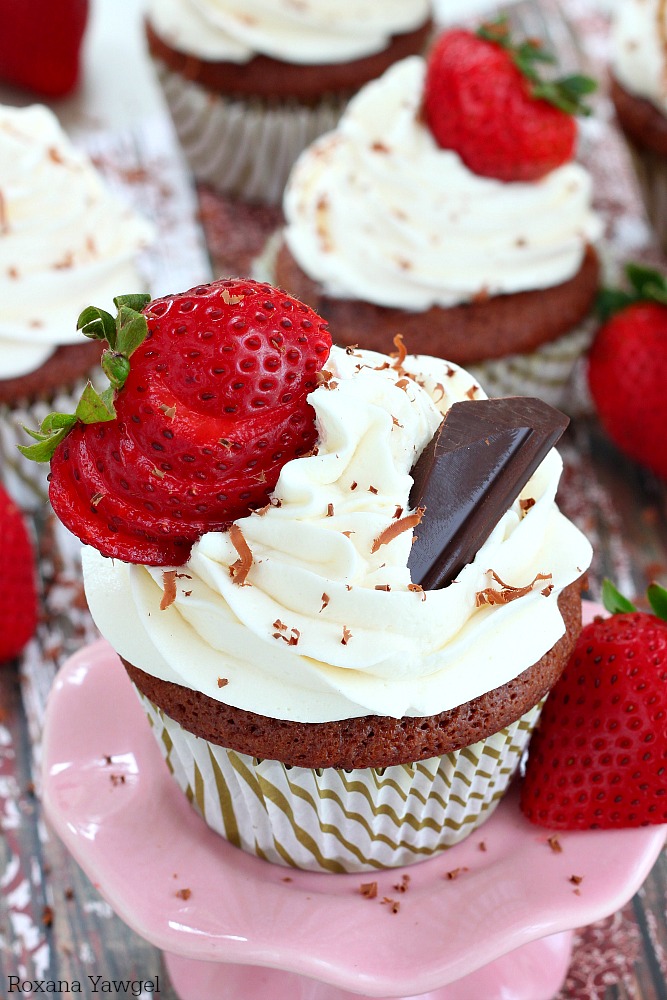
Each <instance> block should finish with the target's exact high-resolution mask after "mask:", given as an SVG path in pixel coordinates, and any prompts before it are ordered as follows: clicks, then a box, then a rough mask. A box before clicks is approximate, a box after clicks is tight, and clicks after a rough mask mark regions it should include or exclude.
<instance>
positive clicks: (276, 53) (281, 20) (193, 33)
mask: <svg viewBox="0 0 667 1000" xmlns="http://www.w3.org/2000/svg"><path fill="white" fill-rule="evenodd" d="M429 15H430V3H429V2H428V0H382V2H378V0H352V2H349V0H347V2H346V0H305V2H300V3H294V2H293V0H150V2H149V5H148V18H149V21H150V23H151V25H152V27H153V28H154V30H155V31H156V32H157V34H158V35H160V37H161V38H162V39H163V40H164V41H165V42H167V43H168V44H170V45H171V46H172V47H173V48H175V49H177V50H178V51H180V52H187V53H189V54H190V55H193V56H197V57H198V58H200V59H204V60H208V61H215V62H237V63H245V62H248V61H249V60H250V59H252V58H253V57H254V56H256V55H264V56H269V57H270V58H272V59H279V60H281V61H283V62H289V63H296V64H317V63H323V64H326V63H342V62H349V61H351V60H354V59H360V58H362V57H364V56H369V55H372V54H373V53H375V52H381V51H382V50H383V49H384V48H386V46H387V45H388V43H389V41H390V39H391V37H392V36H393V35H397V34H402V33H404V32H409V31H412V30H414V29H415V28H418V27H419V26H420V25H423V24H424V23H425V22H426V21H427V20H428V18H429Z"/></svg>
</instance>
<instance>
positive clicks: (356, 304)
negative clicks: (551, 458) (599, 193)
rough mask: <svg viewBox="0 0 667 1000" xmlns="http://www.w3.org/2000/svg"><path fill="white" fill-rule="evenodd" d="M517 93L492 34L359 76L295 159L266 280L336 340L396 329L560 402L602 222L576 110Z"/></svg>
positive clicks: (520, 80) (416, 346) (486, 379)
mask: <svg viewBox="0 0 667 1000" xmlns="http://www.w3.org/2000/svg"><path fill="white" fill-rule="evenodd" d="M508 44H509V43H508ZM528 88H529V81H528V80H527V78H526V77H524V76H523V75H522V73H521V72H520V71H519V69H518V68H517V67H516V65H515V64H514V62H513V61H512V58H510V56H509V55H508V53H507V50H506V48H505V44H504V42H503V44H500V43H494V42H490V41H488V40H486V39H481V38H478V37H476V36H475V35H473V34H472V33H469V32H466V31H453V32H449V33H447V34H445V35H443V36H441V39H440V41H439V42H438V43H437V44H436V47H435V49H434V51H433V52H432V54H431V56H430V59H429V63H428V65H427V64H426V63H425V62H424V60H422V59H421V58H419V57H413V58H411V59H407V60H404V61H403V62H401V63H400V64H398V65H397V66H394V67H392V68H391V69H390V70H388V71H387V73H386V74H385V75H384V76H383V77H382V78H381V79H380V80H378V81H374V82H373V83H370V84H368V85H367V86H366V87H365V88H364V89H363V90H362V92H361V93H360V94H359V95H357V97H355V98H354V99H353V101H352V102H351V104H350V106H349V108H348V109H347V111H346V113H345V115H344V117H343V119H342V121H341V123H340V125H339V126H338V128H337V129H336V130H335V131H333V132H331V133H329V134H328V135H326V136H323V137H321V138H320V139H319V140H317V141H316V142H315V143H314V144H313V145H312V147H311V148H310V149H309V150H307V151H306V152H305V153H304V154H302V156H301V158H300V159H299V161H298V163H297V164H296V166H295V168H294V171H293V173H292V176H291V178H290V181H289V184H288V188H287V191H286V194H285V200H284V210H285V216H286V226H285V230H284V234H283V237H284V238H283V244H282V247H281V248H280V250H279V252H278V256H277V261H276V264H275V270H274V271H273V274H274V276H275V280H276V282H277V283H278V284H279V285H282V286H283V287H285V288H287V289H288V290H290V291H291V292H293V293H294V294H295V295H297V296H299V297H301V298H303V299H304V300H305V301H307V302H309V303H310V304H312V305H313V306H314V307H315V308H317V309H318V311H320V312H321V314H322V315H323V316H324V317H326V318H327V319H329V320H330V321H331V323H332V329H333V330H334V334H335V336H336V337H337V338H338V339H339V341H340V342H342V343H344V344H349V343H356V342H360V343H364V344H367V345H369V346H371V347H373V348H376V349H379V350H387V349H390V345H391V343H392V340H393V338H394V336H395V335H396V334H397V333H401V334H402V335H403V336H404V338H405V342H406V344H407V345H408V348H409V349H410V350H414V351H417V352H421V353H429V354H435V355H438V356H440V357H445V358H449V359H450V360H452V361H455V362H456V363H459V364H463V365H465V366H466V367H467V368H468V369H469V370H471V371H472V372H473V373H474V374H475V375H477V376H478V377H479V378H480V379H481V380H482V382H483V383H484V385H485V387H486V388H487V390H488V391H489V392H491V394H493V395H503V394H510V393H514V392H518V393H528V394H531V393H532V394H537V395H541V396H542V397H543V398H545V399H547V400H548V401H549V402H553V403H556V404H559V405H562V404H563V398H564V393H565V389H566V386H567V382H568V379H569V376H570V373H571V370H572V367H573V365H574V362H575V360H576V358H577V357H578V356H579V355H580V354H581V352H582V350H583V349H584V347H585V346H586V344H587V343H588V341H589V338H590V331H589V330H588V329H587V328H586V327H585V326H582V323H583V321H584V320H585V319H586V317H587V315H588V313H589V310H590V307H591V305H592V301H593V299H594V297H595V294H596V290H597V282H598V261H597V254H596V251H595V247H594V244H595V241H596V240H597V239H598V237H599V235H600V233H601V224H600V222H599V220H598V219H597V217H596V216H595V215H594V214H593V212H592V210H591V204H590V203H591V179H590V176H589V174H588V173H587V172H586V170H585V169H584V168H583V167H582V166H580V165H579V164H577V163H574V162H572V155H573V152H574V145H575V141H576V126H575V123H574V121H573V119H572V117H571V116H570V115H567V114H566V113H565V112H563V111H562V110H560V109H558V108H556V107H554V106H553V105H551V104H549V103H547V102H546V101H545V100H543V99H541V98H540V99H537V98H536V97H534V96H533V95H532V92H531V93H528ZM443 112H445V114H444V115H443ZM450 112H451V114H449V113H450ZM447 114H449V118H446V115H447ZM503 115H504V118H503ZM425 117H426V118H427V119H428V122H427V121H426V120H425ZM500 122H502V124H500ZM508 123H511V124H508ZM538 137H539V138H538ZM536 139H537V141H535V140H536ZM491 152H493V153H498V154H499V155H498V157H497V158H494V160H493V162H491V158H490V154H491ZM474 153H477V154H480V153H481V154H482V155H481V156H479V155H477V156H476V155H474ZM269 266H270V264H269Z"/></svg>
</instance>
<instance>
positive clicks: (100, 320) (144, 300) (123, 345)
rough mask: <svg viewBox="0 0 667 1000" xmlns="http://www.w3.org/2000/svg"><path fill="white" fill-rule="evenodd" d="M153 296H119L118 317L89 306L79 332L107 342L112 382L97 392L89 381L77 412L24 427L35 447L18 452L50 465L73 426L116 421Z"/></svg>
mask: <svg viewBox="0 0 667 1000" xmlns="http://www.w3.org/2000/svg"><path fill="white" fill-rule="evenodd" d="M150 298H151V297H150V295H144V294H138V295H119V296H118V297H117V298H115V299H114V300H113V301H114V305H115V306H116V309H117V310H118V315H117V316H116V318H115V319H114V318H113V316H112V315H111V314H110V313H108V312H106V311H105V310H104V309H98V308H97V307H96V306H88V307H87V308H86V309H84V310H83V312H82V313H81V315H80V316H79V319H78V321H77V325H76V327H77V330H81V332H82V333H83V335H84V337H88V338H89V339H90V340H100V341H106V343H107V344H108V345H109V349H108V350H105V351H103V353H102V358H101V365H102V371H103V372H104V374H105V375H106V376H107V378H108V379H109V386H108V388H107V389H105V390H104V391H103V392H98V391H97V389H95V387H94V386H93V384H92V383H91V382H88V383H87V385H86V387H85V389H84V390H83V392H82V393H81V398H80V400H79V402H78V403H77V406H76V409H75V411H74V413H49V414H48V416H46V417H45V418H44V420H43V421H42V423H41V425H40V428H39V430H38V431H34V430H31V429H30V428H29V427H25V426H24V428H23V429H24V430H25V431H26V433H27V434H29V435H30V437H31V438H33V439H34V441H35V444H30V445H19V446H18V449H19V451H20V452H21V454H22V455H25V457H26V458H30V459H32V460H33V461H34V462H50V461H51V458H52V456H53V453H54V451H55V450H56V448H57V447H58V445H59V444H60V442H61V441H62V440H63V438H65V437H66V436H67V434H69V432H70V430H71V429H72V427H73V426H74V424H75V423H76V422H77V421H79V422H81V423H83V424H97V423H102V422H104V421H107V420H115V418H116V409H115V406H114V399H115V395H116V392H118V391H119V390H120V389H122V388H123V386H124V385H125V382H126V381H127V376H128V375H129V373H130V356H131V355H132V353H133V352H134V351H136V349H137V347H139V345H140V344H141V343H143V341H144V340H145V338H146V335H147V333H148V324H147V322H146V317H145V316H144V315H143V314H142V313H141V311H140V310H141V309H143V308H144V306H145V305H147V304H148V303H149V302H150Z"/></svg>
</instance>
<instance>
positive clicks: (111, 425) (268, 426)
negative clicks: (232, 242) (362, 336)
mask: <svg viewBox="0 0 667 1000" xmlns="http://www.w3.org/2000/svg"><path fill="white" fill-rule="evenodd" d="M115 302H116V305H117V307H118V310H119V311H118V317H117V319H116V320H114V319H113V318H112V317H111V315H110V314H109V313H106V312H104V311H103V310H100V309H94V308H90V309H87V310H85V311H84V312H83V313H82V314H81V316H80V317H79V328H80V329H82V330H83V332H84V333H85V334H86V336H89V337H92V338H96V339H100V340H106V341H107V343H108V344H109V347H108V349H107V350H106V351H105V352H104V353H103V355H102V367H103V368H104V371H105V372H106V374H107V376H108V377H109V381H110V386H109V388H108V389H107V390H106V391H105V392H103V393H100V394H98V393H97V392H96V391H95V390H94V389H93V387H92V386H91V385H88V387H87V389H86V390H85V392H84V394H83V396H82V398H81V401H80V403H79V405H78V407H77V410H76V413H75V414H51V415H50V416H49V417H47V418H46V420H45V421H44V422H43V424H42V427H41V429H40V431H39V432H31V433H32V436H33V437H34V438H35V439H36V440H37V442H38V443H37V444H35V445H31V446H28V447H25V448H22V449H21V450H22V451H23V453H24V454H25V455H27V456H28V457H30V458H34V459H36V460H38V461H48V460H49V459H50V460H51V477H50V485H49V497H50V500H51V504H52V506H53V509H54V511H55V513H56V514H57V515H58V517H59V518H60V519H61V520H62V521H63V523H64V524H65V525H66V526H67V527H68V528H69V529H70V530H71V531H72V532H73V533H74V534H75V535H77V536H78V537H79V538H80V539H81V540H82V541H83V542H85V543H87V544H90V545H93V546H95V548H97V549H98V550H99V551H100V552H102V553H103V554H104V555H107V556H112V557H117V558H119V559H122V560H124V561H125V562H132V563H144V564H148V565H155V566H166V565H173V566H177V565H181V564H182V563H184V562H185V561H186V560H187V559H188V557H189V554H190V549H191V548H192V545H193V544H194V542H195V541H196V540H197V539H198V538H199V537H200V536H201V535H202V534H204V533H205V532H207V531H218V530H223V529H224V528H225V527H227V526H228V525H229V524H230V523H231V522H232V521H233V520H235V519H236V518H238V517H243V516H245V515H246V514H248V513H249V512H250V511H251V510H252V509H253V508H256V507H259V506H263V505H264V504H266V503H267V501H268V498H269V494H270V493H271V491H272V490H273V488H274V486H275V484H276V481H277V479H278V475H279V473H280V470H281V469H282V467H283V465H284V464H285V463H286V462H288V461H289V460H290V459H293V458H298V457H299V456H301V455H304V454H306V453H307V452H309V451H310V450H311V449H312V448H313V446H314V444H315V442H316V440H317V433H316V429H315V420H314V411H313V409H312V407H311V406H310V404H309V403H308V401H307V396H308V394H309V393H310V392H311V391H312V390H313V389H314V388H315V387H316V385H317V380H318V372H319V371H320V369H321V368H322V365H323V364H324V362H325V361H326V359H327V357H328V356H329V350H330V347H331V338H330V336H329V333H328V331H327V327H326V324H325V323H324V322H323V321H322V320H321V319H320V318H319V316H318V315H317V314H316V313H314V312H313V311H312V310H311V309H309V308H308V307H307V306H305V305H303V304H302V303H301V302H298V301H297V300H296V299H293V298H291V297H290V296H289V295H285V294H284V293H283V292H280V291H278V290H276V289H274V288H272V287H271V286H270V285H265V284H259V283H258V282H255V281H250V280H242V279H238V280H231V279H230V280H224V281H222V280H221V281H215V282H213V283H212V284H210V285H201V286H199V287H197V288H193V289H191V290H190V291H188V292H183V293H181V294H178V295H170V296H166V297H165V298H161V299H156V300H155V301H153V302H149V301H148V296H125V297H122V298H118V299H116V300H115ZM139 310H140V311H139Z"/></svg>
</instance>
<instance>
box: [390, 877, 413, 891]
mask: <svg viewBox="0 0 667 1000" xmlns="http://www.w3.org/2000/svg"><path fill="white" fill-rule="evenodd" d="M409 885H410V876H409V875H402V876H401V881H400V882H397V883H396V885H395V886H394V887H393V888H394V889H395V890H396V892H407V891H408V886H409Z"/></svg>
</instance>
